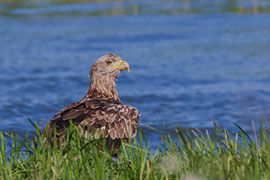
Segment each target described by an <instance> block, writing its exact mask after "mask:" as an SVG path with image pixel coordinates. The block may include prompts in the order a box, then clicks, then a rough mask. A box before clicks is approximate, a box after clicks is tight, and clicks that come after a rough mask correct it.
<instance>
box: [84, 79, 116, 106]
mask: <svg viewBox="0 0 270 180" xmlns="http://www.w3.org/2000/svg"><path fill="white" fill-rule="evenodd" d="M115 81H116V77H114V76H103V75H101V76H95V77H92V78H91V81H90V86H89V89H88V91H87V94H86V95H85V97H84V98H108V99H113V100H116V101H120V99H119V97H118V92H117V89H116V83H115Z"/></svg>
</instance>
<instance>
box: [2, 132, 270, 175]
mask: <svg viewBox="0 0 270 180" xmlns="http://www.w3.org/2000/svg"><path fill="white" fill-rule="evenodd" d="M66 133H67V136H66V137H67V139H66V141H65V143H64V144H63V145H62V146H61V147H60V148H56V147H54V146H51V145H50V144H49V143H45V144H44V143H43V138H42V137H41V135H40V132H39V131H38V129H37V137H36V138H35V139H33V138H32V139H31V138H29V137H26V138H25V139H23V140H22V139H20V138H18V137H16V135H15V134H13V133H11V134H9V136H10V137H11V138H12V141H11V142H12V143H11V144H10V146H11V147H10V148H9V149H11V150H10V151H9V152H7V150H6V149H7V148H6V146H5V144H7V143H6V142H5V141H6V138H7V137H4V135H3V134H2V133H0V137H1V151H0V152H1V153H0V179H102V180H103V179H124V180H126V179H136V180H137V179H144V180H145V179H185V180H188V179H189V180H191V179H192V180H193V179H197V180H198V179H215V180H217V179H233V180H237V179H252V180H253V179H256V180H258V179H270V169H269V167H270V140H269V139H268V138H267V136H266V131H265V129H264V128H261V129H260V133H259V134H257V136H256V137H257V139H255V140H252V139H250V138H249V136H248V135H247V134H246V133H245V132H244V131H243V130H242V129H241V128H240V127H239V133H237V134H233V136H232V135H231V134H229V133H228V132H227V131H226V130H221V129H219V128H216V133H215V134H212V135H211V136H210V135H209V134H208V133H207V131H206V132H204V133H202V132H200V131H197V130H196V131H193V130H181V129H180V128H177V133H178V135H179V138H178V141H177V142H174V141H172V139H171V138H170V137H169V136H162V139H163V144H161V145H160V147H159V148H158V149H157V150H156V152H152V153H151V152H150V151H149V146H148V144H147V142H146V141H147V140H146V139H145V138H144V137H143V135H142V133H139V134H138V138H137V140H136V141H135V142H134V143H133V144H132V145H129V144H123V145H122V147H121V150H120V151H119V152H118V154H117V158H116V157H112V155H111V154H110V152H107V151H106V149H105V148H104V150H103V151H99V150H98V149H97V144H98V143H100V142H97V141H95V140H89V139H86V138H79V134H78V131H77V129H76V128H75V127H72V128H70V129H69V130H68V131H67V132H66ZM145 144H146V145H145Z"/></svg>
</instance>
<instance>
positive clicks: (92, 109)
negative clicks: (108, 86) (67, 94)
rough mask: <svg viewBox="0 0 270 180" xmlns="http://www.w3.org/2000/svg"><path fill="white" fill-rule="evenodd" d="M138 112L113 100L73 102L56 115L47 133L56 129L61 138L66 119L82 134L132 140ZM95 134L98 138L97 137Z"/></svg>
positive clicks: (137, 121)
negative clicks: (82, 132)
mask: <svg viewBox="0 0 270 180" xmlns="http://www.w3.org/2000/svg"><path fill="white" fill-rule="evenodd" d="M139 117H140V113H139V112H138V110H137V109H136V108H134V107H132V106H126V105H123V104H122V103H120V102H119V101H115V100H107V99H91V100H86V101H81V102H76V103H72V104H70V105H69V106H67V107H66V108H64V109H62V110H61V111H60V112H59V113H57V114H56V115H55V116H54V117H53V118H52V120H51V121H50V123H49V125H48V129H49V131H52V130H53V129H54V127H56V132H57V136H58V137H59V138H60V136H62V135H63V133H64V129H65V128H66V127H68V125H69V120H70V119H71V118H72V121H73V123H74V124H75V125H77V126H78V127H79V129H80V130H81V131H84V133H89V132H90V133H91V135H94V136H95V137H97V138H99V137H104V136H106V138H108V137H110V139H112V140H115V139H123V138H124V139H126V138H132V139H133V138H134V137H135V136H136V134H137V126H138V123H139ZM96 135H98V136H96Z"/></svg>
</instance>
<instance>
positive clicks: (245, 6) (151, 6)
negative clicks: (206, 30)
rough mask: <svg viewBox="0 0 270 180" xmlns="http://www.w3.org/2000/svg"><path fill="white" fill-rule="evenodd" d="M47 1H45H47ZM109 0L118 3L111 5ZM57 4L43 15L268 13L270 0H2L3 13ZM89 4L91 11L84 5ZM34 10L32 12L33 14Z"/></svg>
mask: <svg viewBox="0 0 270 180" xmlns="http://www.w3.org/2000/svg"><path fill="white" fill-rule="evenodd" d="M44 2H45V4H46V5H44ZM80 3H82V4H83V6H84V7H83V9H84V10H83V11H81V10H80V9H78V8H76V9H72V8H70V10H69V11H66V10H63V9H62V8H61V5H71V6H72V4H80ZM93 3H94V4H96V3H101V4H104V6H106V8H105V9H104V8H97V9H96V10H93V8H92V7H91V6H92V5H91V4H93ZM108 3H111V4H116V6H109V7H108ZM51 4H54V5H58V8H59V9H58V10H54V11H53V12H51V11H50V10H48V12H43V13H41V14H42V15H44V16H47V15H48V16H51V15H78V16H79V15H90V16H91V15H125V14H177V13H239V14H245V13H254V14H256V13H269V12H270V1H268V0H216V1H211V0H209V1H202V0H163V1H147V3H146V2H137V1H135V0H76V1H75V0H0V16H1V15H2V16H14V17H17V16H25V14H17V13H15V14H14V13H13V12H12V11H13V10H18V9H24V10H27V9H37V12H36V14H39V12H38V10H39V9H40V8H42V11H44V10H45V9H44V8H47V7H50V5H51ZM87 6H89V11H87V10H86V9H85V7H87ZM31 15H33V14H30V15H29V16H31Z"/></svg>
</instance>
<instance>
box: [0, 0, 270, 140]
mask: <svg viewBox="0 0 270 180" xmlns="http://www.w3.org/2000/svg"><path fill="white" fill-rule="evenodd" d="M269 13H270V3H267V2H266V1H258V2H257V3H256V6H255V5H254V4H252V3H251V2H250V1H243V2H242V1H241V2H237V1H225V0H220V1H214V2H213V1H210V0H209V1H166V0H159V1H155V0H153V1H151V0H150V1H116V2H114V1H110V2H98V1H97V2H81V3H61V2H51V1H47V2H46V1H45V2H21V3H4V2H2V3H0V35H1V37H0V117H1V119H0V131H3V132H8V131H10V129H11V128H12V129H14V131H15V132H16V133H18V134H20V135H24V134H25V133H26V131H30V132H31V131H33V127H32V126H31V124H30V123H29V122H28V120H27V118H30V119H32V120H33V121H37V122H38V124H39V126H40V128H42V127H44V126H45V125H46V122H47V121H49V120H50V119H51V118H52V116H53V115H54V114H55V113H57V112H58V111H59V110H60V109H62V108H64V107H65V106H66V105H68V104H69V103H72V102H75V101H78V100H80V98H82V97H83V96H84V94H85V92H86V91H87V88H88V85H89V79H88V72H89V68H90V66H91V64H92V63H93V62H94V61H95V60H96V59H97V58H99V57H100V56H102V55H104V54H107V53H115V54H117V55H119V56H121V57H122V59H124V60H126V61H128V62H129V64H130V66H131V72H130V73H127V72H123V74H122V75H121V76H120V77H119V79H118V82H117V87H118V92H119V96H120V99H121V100H122V102H123V103H125V104H130V105H133V106H135V107H137V109H138V110H139V111H140V112H141V115H142V116H141V123H143V124H147V125H150V126H153V127H155V128H157V129H158V130H160V131H163V132H164V133H165V134H166V133H169V134H174V132H175V127H176V126H177V125H180V126H181V127H189V128H198V129H201V130H204V129H211V128H213V122H217V123H218V124H219V125H220V126H221V127H223V128H228V129H229V130H230V131H236V130H237V128H236V127H235V126H234V125H233V122H236V123H238V124H239V125H240V126H241V127H242V128H243V129H244V130H246V131H247V132H249V133H251V134H252V133H253V128H252V121H254V124H255V125H256V127H257V128H258V127H259V122H260V120H263V122H264V125H265V127H269V123H270V111H269V110H270V20H269V19H270V14H269ZM143 130H144V131H145V133H146V136H147V137H148V138H149V139H150V140H152V142H156V143H158V142H159V140H160V136H159V135H158V134H155V133H153V132H152V131H149V130H148V129H147V128H143Z"/></svg>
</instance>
